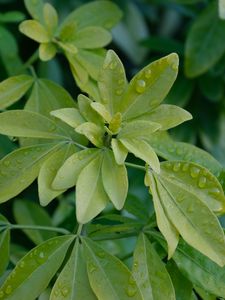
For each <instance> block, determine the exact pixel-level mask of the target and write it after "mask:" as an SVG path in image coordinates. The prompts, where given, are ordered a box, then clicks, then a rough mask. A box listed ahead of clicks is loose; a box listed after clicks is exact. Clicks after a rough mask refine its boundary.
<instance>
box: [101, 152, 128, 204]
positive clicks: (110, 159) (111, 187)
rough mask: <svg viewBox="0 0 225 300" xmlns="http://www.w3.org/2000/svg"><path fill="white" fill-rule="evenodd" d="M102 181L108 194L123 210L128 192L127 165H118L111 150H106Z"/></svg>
mask: <svg viewBox="0 0 225 300" xmlns="http://www.w3.org/2000/svg"><path fill="white" fill-rule="evenodd" d="M102 181H103V186H104V189H105V191H106V194H107V195H108V196H109V199H110V200H111V201H112V203H113V204H114V205H115V207H116V209H122V208H123V206H124V203H125V200H126V197H127V192H128V178H127V170H126V167H125V165H124V164H123V165H118V164H117V163H116V160H115V158H114V155H113V152H112V151H111V150H105V152H104V158H103V164H102Z"/></svg>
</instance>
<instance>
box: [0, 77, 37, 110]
mask: <svg viewBox="0 0 225 300" xmlns="http://www.w3.org/2000/svg"><path fill="white" fill-rule="evenodd" d="M33 82H34V80H33V78H32V77H31V76H28V75H18V76H13V77H10V78H8V79H6V80H4V81H2V82H1V83H0V109H4V108H6V107H8V106H10V105H12V104H13V103H15V102H16V101H18V100H19V99H20V98H21V97H22V96H23V95H24V94H25V93H26V92H27V91H28V90H29V88H30V87H31V85H32V84H33Z"/></svg>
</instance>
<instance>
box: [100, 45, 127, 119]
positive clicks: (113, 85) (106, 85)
mask: <svg viewBox="0 0 225 300" xmlns="http://www.w3.org/2000/svg"><path fill="white" fill-rule="evenodd" d="M98 87H99V91H100V95H101V99H102V100H101V101H102V104H104V105H105V106H106V107H107V109H108V110H109V112H110V113H111V115H114V114H115V113H117V112H119V111H120V106H121V100H122V96H123V94H124V92H125V90H126V88H127V79H126V74H125V70H124V67H123V64H122V62H121V61H120V59H119V57H118V56H117V54H116V53H115V52H114V51H112V50H109V51H108V52H107V54H106V57H105V60H104V63H103V66H102V68H101V69H100V73H99V78H98Z"/></svg>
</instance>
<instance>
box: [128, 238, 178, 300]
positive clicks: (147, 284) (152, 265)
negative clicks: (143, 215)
mask: <svg viewBox="0 0 225 300" xmlns="http://www.w3.org/2000/svg"><path fill="white" fill-rule="evenodd" d="M132 274H133V276H134V278H135V280H136V282H137V284H138V286H139V288H140V291H141V294H142V296H143V299H146V300H148V299H152V300H161V299H168V300H169V299H170V300H176V297H175V292H174V288H173V284H172V281H171V279H170V276H169V274H168V272H167V270H166V267H165V265H164V264H163V262H162V261H161V259H160V257H159V256H158V254H157V252H156V251H155V249H154V247H153V246H152V244H151V243H150V242H149V241H148V239H147V238H146V236H145V235H144V234H140V236H139V238H138V241H137V245H136V248H135V250H134V264H133V271H132Z"/></svg>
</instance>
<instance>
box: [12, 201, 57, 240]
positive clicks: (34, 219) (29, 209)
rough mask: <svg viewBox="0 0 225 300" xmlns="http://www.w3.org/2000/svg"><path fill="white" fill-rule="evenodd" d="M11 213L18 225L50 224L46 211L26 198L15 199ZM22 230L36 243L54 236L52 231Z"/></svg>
mask: <svg viewBox="0 0 225 300" xmlns="http://www.w3.org/2000/svg"><path fill="white" fill-rule="evenodd" d="M13 215H14V217H15V220H16V222H17V223H18V224H20V225H41V226H52V222H51V218H50V217H49V215H48V213H47V212H46V211H45V210H44V209H43V208H42V207H40V205H39V204H37V203H35V202H31V201H28V200H24V199H19V200H16V201H15V202H14V205H13ZM23 231H24V233H25V234H26V235H27V236H28V237H29V238H30V239H31V241H33V242H34V244H36V245H38V244H40V243H42V242H44V241H46V240H48V239H50V238H52V237H54V236H55V233H54V232H52V231H45V230H26V229H23Z"/></svg>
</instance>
